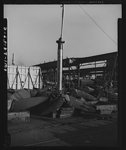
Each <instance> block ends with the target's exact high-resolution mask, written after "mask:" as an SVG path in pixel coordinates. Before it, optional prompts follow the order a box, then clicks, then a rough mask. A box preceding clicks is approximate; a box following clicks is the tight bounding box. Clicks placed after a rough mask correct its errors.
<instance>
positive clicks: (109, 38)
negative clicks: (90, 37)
mask: <svg viewBox="0 0 126 150" xmlns="http://www.w3.org/2000/svg"><path fill="white" fill-rule="evenodd" d="M79 7H80V8H81V10H82V11H83V12H84V13H85V14H86V15H87V16H88V17H89V18H90V19H91V20H92V21H93V22H94V23H95V25H96V26H97V27H98V28H99V29H100V30H101V31H102V32H103V33H104V34H105V35H106V36H107V37H108V38H109V39H110V40H111V41H113V43H115V44H116V45H117V42H116V41H115V40H113V39H112V38H111V37H110V35H108V33H106V32H105V31H104V30H103V29H102V28H101V27H100V26H99V25H98V24H97V22H96V21H95V20H94V19H93V18H92V17H91V16H90V15H89V14H88V13H87V11H86V10H85V9H84V8H82V7H81V6H80V5H79Z"/></svg>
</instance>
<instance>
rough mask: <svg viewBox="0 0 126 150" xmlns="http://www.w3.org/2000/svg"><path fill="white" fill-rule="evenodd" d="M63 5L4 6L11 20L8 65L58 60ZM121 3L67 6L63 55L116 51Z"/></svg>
mask: <svg viewBox="0 0 126 150" xmlns="http://www.w3.org/2000/svg"><path fill="white" fill-rule="evenodd" d="M60 6H61V5H4V17H5V18H7V19H8V64H11V62H12V53H14V54H15V64H16V65H25V66H30V65H35V64H39V63H43V62H44V61H45V62H48V61H53V60H54V59H55V60H56V59H57V43H56V40H58V39H59V37H60V30H61V14H62V8H61V7H60ZM121 12H122V10H121V5H65V7H64V28H63V40H64V41H65V44H64V50H63V57H64V58H66V57H87V56H93V55H98V54H104V53H109V52H115V51H117V50H118V49H117V48H118V46H117V38H118V37H117V33H118V32H117V20H118V18H121V16H122V14H121Z"/></svg>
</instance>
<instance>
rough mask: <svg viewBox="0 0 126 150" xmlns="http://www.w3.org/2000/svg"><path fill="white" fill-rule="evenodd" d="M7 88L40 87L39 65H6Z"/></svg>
mask: <svg viewBox="0 0 126 150" xmlns="http://www.w3.org/2000/svg"><path fill="white" fill-rule="evenodd" d="M7 70H8V73H7V85H8V86H7V87H8V89H23V88H25V89H33V88H39V89H41V88H42V84H43V83H42V74H41V69H40V67H26V66H16V65H11V66H8V69H7Z"/></svg>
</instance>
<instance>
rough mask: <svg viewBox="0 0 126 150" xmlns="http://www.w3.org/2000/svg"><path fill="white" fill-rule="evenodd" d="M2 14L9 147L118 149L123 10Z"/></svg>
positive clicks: (38, 8)
mask: <svg viewBox="0 0 126 150" xmlns="http://www.w3.org/2000/svg"><path fill="white" fill-rule="evenodd" d="M3 8H4V18H3V21H4V27H3V29H4V36H3V39H4V50H5V51H6V50H7V63H6V62H5V63H6V71H7V130H8V134H9V135H10V144H9V146H10V147H15V146H23V147H29V146H32V147H34V146H35V147H37V146H39V147H52V146H65V147H71V146H72V147H74V146H81V147H95V146H96V147H114V146H118V101H119V98H118V84H119V83H118V76H119V75H118V51H119V28H120V19H121V18H122V5H121V4H94V5H91V4H32V5H31V4H27V5H26V4H23V5H21V4H4V5H3Z"/></svg>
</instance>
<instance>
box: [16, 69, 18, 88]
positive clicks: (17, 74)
mask: <svg viewBox="0 0 126 150" xmlns="http://www.w3.org/2000/svg"><path fill="white" fill-rule="evenodd" d="M17 89H18V66H17V68H16V90H17Z"/></svg>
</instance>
